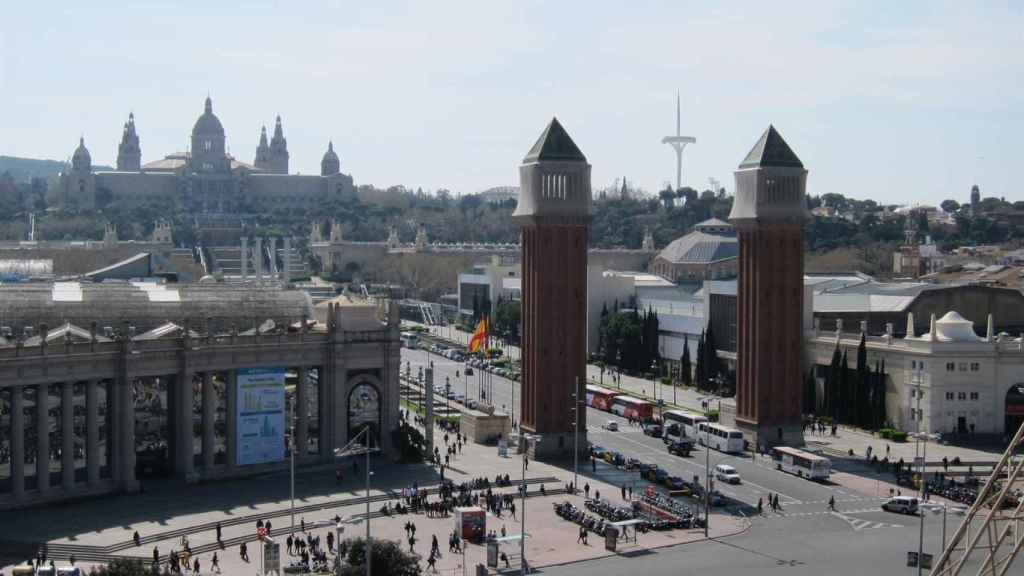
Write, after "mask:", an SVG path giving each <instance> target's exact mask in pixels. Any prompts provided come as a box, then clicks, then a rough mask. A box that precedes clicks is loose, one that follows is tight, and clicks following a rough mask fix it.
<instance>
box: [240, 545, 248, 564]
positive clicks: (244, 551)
mask: <svg viewBox="0 0 1024 576" xmlns="http://www.w3.org/2000/svg"><path fill="white" fill-rule="evenodd" d="M238 556H239V557H240V558H241V559H242V560H245V561H246V562H248V561H249V551H248V549H246V546H245V542H242V543H241V544H239V545H238Z"/></svg>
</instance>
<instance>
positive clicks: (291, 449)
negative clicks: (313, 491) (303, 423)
mask: <svg viewBox="0 0 1024 576" xmlns="http://www.w3.org/2000/svg"><path fill="white" fill-rule="evenodd" d="M302 382H303V378H301V377H300V378H299V381H298V384H297V385H298V386H302ZM298 396H299V391H298V390H296V391H295V395H294V396H292V409H291V410H290V411H289V412H290V414H291V418H290V420H291V426H290V428H291V433H290V437H289V441H288V444H289V452H291V476H292V482H291V484H292V507H291V516H292V528H291V532H293V533H294V532H295V403H296V401H297V400H298Z"/></svg>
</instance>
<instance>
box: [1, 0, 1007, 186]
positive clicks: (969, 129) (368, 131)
mask: <svg viewBox="0 0 1024 576" xmlns="http://www.w3.org/2000/svg"><path fill="white" fill-rule="evenodd" d="M228 5H229V3H228V2H223V1H216V2H211V1H205V2H181V3H169V2H166V3H164V2H145V1H142V2H131V3H128V2H124V3H118V4H113V3H108V2H103V1H94V2H73V3H60V4H57V3H49V2H24V1H22V2H10V3H8V4H6V5H5V7H4V8H3V9H2V10H0V50H2V58H0V110H3V113H4V117H3V121H2V122H0V154H9V155H16V156H28V157H39V158H54V159H62V158H66V157H68V156H70V154H71V153H72V151H73V150H74V148H75V146H76V144H77V140H78V136H79V135H80V134H83V135H84V136H85V140H86V144H87V146H88V148H89V150H90V151H91V153H92V157H93V161H94V163H103V164H113V163H114V159H115V157H116V154H117V143H118V140H119V138H120V132H121V126H122V123H123V122H124V121H125V120H126V119H127V116H128V112H129V111H134V112H135V117H136V124H137V126H138V131H139V134H140V137H141V144H142V155H143V161H144V162H147V161H152V160H156V159H159V158H161V157H163V155H165V154H168V153H171V152H173V151H175V150H183V149H184V148H185V145H186V142H187V139H188V136H189V133H190V132H191V129H192V124H193V123H194V122H195V119H196V117H197V116H198V115H199V114H200V113H201V112H202V105H203V99H204V98H205V97H206V95H207V93H209V94H210V95H211V97H212V98H213V107H214V112H215V113H216V114H217V115H218V116H219V117H220V119H221V121H222V122H223V124H224V127H225V130H226V131H227V135H228V145H229V147H230V151H231V153H232V154H234V155H235V156H236V157H238V158H240V159H241V160H243V161H246V162H251V161H252V159H253V155H254V152H255V148H256V144H257V141H258V137H259V129H260V125H261V124H267V125H268V129H272V127H273V120H274V116H275V114H280V115H281V117H282V118H283V122H284V129H285V136H286V137H287V138H288V148H289V151H290V152H291V169H292V171H293V172H296V171H298V172H302V173H318V171H319V166H320V158H321V156H322V155H323V152H324V150H325V149H326V146H327V141H328V139H333V140H334V147H335V150H336V151H337V152H338V154H339V156H340V157H341V162H342V170H343V171H344V172H347V173H351V174H352V175H353V176H354V177H355V180H356V183H359V184H361V183H371V184H374V185H377V186H381V187H385V186H390V185H394V184H403V185H406V186H410V187H418V186H422V187H423V188H427V189H435V188H440V187H446V188H449V189H451V190H452V191H453V192H456V193H471V192H476V191H479V190H482V189H484V188H488V187H491V186H498V185H508V184H516V183H517V171H516V167H517V165H518V164H519V162H520V161H521V159H522V157H523V156H524V155H525V154H526V151H527V150H528V149H529V147H530V146H531V145H532V144H533V141H534V140H535V139H536V137H537V135H538V134H539V133H540V131H541V130H542V129H543V128H544V126H545V125H546V123H547V122H548V121H549V120H550V119H551V117H552V116H558V118H559V120H560V121H561V122H562V124H563V125H564V126H565V127H566V129H567V130H568V131H569V133H570V134H571V135H572V137H573V138H574V139H575V141H576V143H577V144H578V145H579V147H580V148H581V149H582V150H583V152H584V154H586V156H587V158H588V160H589V161H590V162H591V164H592V165H593V182H594V186H595V187H601V186H605V185H608V184H611V183H612V181H613V180H614V179H615V178H617V177H621V176H625V177H626V178H628V179H629V180H630V181H632V182H635V183H637V184H639V185H640V186H641V187H643V188H646V189H647V190H649V191H657V190H658V189H659V188H660V187H662V185H663V183H664V182H666V181H668V180H670V179H674V174H675V160H674V155H673V153H672V152H671V150H670V149H669V148H668V147H667V146H665V145H663V144H661V143H660V140H661V137H662V136H664V135H666V134H668V133H670V132H674V129H675V117H674V116H675V93H676V90H677V89H678V90H680V91H681V92H682V99H683V117H682V124H683V133H684V134H686V135H692V136H695V137H696V138H697V144H695V145H691V146H690V147H689V148H688V149H687V150H686V153H685V154H684V160H683V180H684V184H688V185H691V186H694V187H695V188H699V189H703V188H705V187H707V186H708V178H709V177H713V178H717V179H718V180H720V181H721V182H722V183H723V184H724V185H725V186H726V187H727V188H728V189H729V190H730V191H731V190H732V188H733V177H732V171H733V170H734V169H735V167H736V165H737V164H738V163H739V162H740V160H741V159H742V158H743V156H744V154H746V152H747V151H748V149H749V148H750V147H751V145H753V143H754V141H755V140H756V139H757V138H758V136H759V135H760V134H761V132H762V131H763V130H764V129H765V127H767V125H768V124H769V123H774V124H775V126H776V128H777V129H778V130H779V131H780V132H781V133H782V135H783V137H784V138H785V139H786V140H787V141H788V142H789V144H790V146H791V147H792V148H793V149H794V151H795V152H796V153H797V155H798V156H800V158H801V159H802V160H803V162H804V164H805V166H806V167H807V168H808V169H809V170H810V177H809V180H808V191H809V192H810V193H814V194H820V193H825V192H839V193H842V194H847V195H853V196H856V197H870V198H874V199H876V200H880V201H885V202H931V203H936V202H938V201H941V200H942V199H944V198H949V197H955V198H957V199H959V200H961V201H963V200H965V199H967V198H968V195H969V190H970V186H971V184H972V183H974V182H977V183H978V184H980V185H981V188H982V194H983V195H984V196H1005V197H1006V198H1007V199H1008V200H1020V199H1024V190H1022V189H1021V187H1020V186H1019V185H1013V184H1012V183H1011V173H1012V172H1011V171H1012V169H1014V168H1017V167H1018V166H1020V164H1021V157H1022V154H1024V141H1022V140H1021V138H1020V135H1021V134H1024V112H1022V109H1024V108H1022V105H1024V101H1022V100H1024V98H1022V96H1024V90H1022V86H1024V84H1022V83H1024V80H1022V73H1024V18H1022V7H1024V3H1021V2H1016V1H1010V2H1005V3H995V2H992V3H983V2H966V1H957V2H949V3H942V2H906V3H904V2H892V1H891V0H886V1H879V2H849V3H845V2H828V1H821V0H815V1H813V2H810V1H809V2H805V3H796V2H793V3H789V2H783V3H780V2H764V1H756V2H750V3H747V5H745V6H743V5H741V3H739V2H725V3H723V2H709V3H691V2H683V1H679V0H672V1H666V2H642V1H639V0H634V1H631V2H601V1H596V0H590V1H585V2H584V1H580V2H568V1H559V2H554V1H551V2H546V3H541V2H532V1H523V0H519V1H516V2H496V1H489V0H486V1H481V0H475V1H467V2H454V1H453V2H448V1H444V0H439V1H423V2H407V3H406V2H388V1H372V2H341V1H337V2H323V3H313V2H280V3H257V2H245V3H238V5H237V6H235V7H229V6H228Z"/></svg>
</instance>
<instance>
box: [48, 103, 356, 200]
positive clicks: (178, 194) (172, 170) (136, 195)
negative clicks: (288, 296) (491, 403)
mask: <svg viewBox="0 0 1024 576" xmlns="http://www.w3.org/2000/svg"><path fill="white" fill-rule="evenodd" d="M225 140H226V137H225V134H224V127H223V125H221V122H220V119H219V118H217V116H216V115H215V114H214V113H213V102H212V101H211V100H210V98H209V97H207V98H206V105H205V108H204V110H203V113H202V114H201V115H200V116H199V118H198V119H197V120H196V123H195V125H194V126H193V127H192V138H191V146H190V149H189V150H188V151H186V152H177V153H174V154H169V155H167V156H165V157H163V158H162V159H160V160H154V161H152V162H147V163H145V164H143V163H142V149H141V147H140V145H139V135H138V133H137V132H136V128H135V116H134V114H129V115H128V121H127V122H126V123H125V125H124V132H123V134H122V137H121V143H120V145H119V146H118V150H117V169H116V170H114V171H99V172H98V171H94V170H93V167H92V158H91V156H90V154H89V150H88V149H87V148H86V147H85V138H84V137H83V138H81V139H80V140H79V143H78V148H77V149H76V150H75V152H74V155H73V156H72V158H71V163H70V165H69V166H68V167H67V169H66V170H64V172H63V173H62V174H61V176H60V199H59V200H60V203H61V204H62V205H63V206H64V207H65V208H68V209H79V210H95V209H102V208H104V207H105V206H107V205H109V204H113V203H116V204H118V205H121V206H125V205H128V206H131V205H137V204H152V205H162V206H167V207H173V208H177V209H181V210H186V211H190V212H206V213H218V212H220V213H237V212H262V211H268V210H274V211H280V210H287V209H302V210H306V209H309V208H311V207H313V206H314V205H315V204H316V203H319V202H323V201H326V200H329V199H330V198H331V197H337V196H340V195H342V194H345V193H346V192H351V191H352V190H353V183H352V177H351V176H350V175H347V174H343V173H342V172H341V160H340V159H339V158H338V154H337V153H336V152H335V151H334V144H333V143H332V142H329V143H328V144H327V151H326V152H324V156H323V159H322V160H321V162H320V175H299V174H289V173H288V141H287V140H286V139H285V137H284V131H283V129H282V128H281V117H280V116H278V117H277V122H276V124H275V126H274V134H273V136H272V137H271V138H270V140H269V141H268V139H267V129H266V127H265V126H264V127H263V129H262V131H261V133H260V141H259V147H258V148H257V149H256V157H255V159H254V161H253V163H252V164H246V163H245V162H241V161H239V160H237V159H235V158H234V157H232V156H231V155H230V154H229V153H228V152H227V148H226V144H225Z"/></svg>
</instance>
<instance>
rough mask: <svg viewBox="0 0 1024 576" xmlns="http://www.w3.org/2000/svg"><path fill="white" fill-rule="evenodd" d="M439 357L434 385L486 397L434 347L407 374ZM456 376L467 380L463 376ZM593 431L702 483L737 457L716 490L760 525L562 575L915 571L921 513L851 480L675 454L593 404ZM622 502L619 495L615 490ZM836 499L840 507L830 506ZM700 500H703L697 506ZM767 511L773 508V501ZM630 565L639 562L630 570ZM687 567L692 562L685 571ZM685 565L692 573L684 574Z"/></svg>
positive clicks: (933, 529) (932, 546)
mask: <svg viewBox="0 0 1024 576" xmlns="http://www.w3.org/2000/svg"><path fill="white" fill-rule="evenodd" d="M431 360H432V361H433V362H434V370H435V376H434V381H435V382H439V383H443V382H444V381H445V378H446V377H447V378H449V379H450V382H451V383H452V387H453V388H454V389H455V390H456V391H457V392H461V393H467V391H468V394H469V396H470V397H474V398H475V397H478V388H479V383H480V381H481V380H482V378H481V377H480V376H478V375H479V374H480V373H481V371H480V370H476V371H475V372H476V374H474V376H471V377H469V378H468V379H467V378H465V376H464V371H465V365H464V364H462V363H460V362H454V361H452V360H449V359H447V358H444V357H441V356H438V355H436V354H430V353H427V352H426V351H424V350H410V349H403V350H402V370H405V369H406V364H407V363H408V365H409V367H410V370H411V372H412V373H413V374H416V373H417V371H418V368H419V367H420V366H426V364H427V363H428V362H429V361H431ZM456 372H458V374H459V378H456ZM490 378H491V389H492V395H493V401H494V403H495V405H497V406H505V407H507V408H508V409H509V412H510V413H511V412H512V399H513V394H514V395H515V399H517V400H518V399H519V398H520V391H519V384H518V383H517V382H512V381H510V380H507V379H505V378H502V377H500V376H497V375H493V374H492V375H491V376H490ZM586 413H587V416H586V418H587V423H588V424H587V435H588V439H589V441H590V442H591V443H592V444H595V445H600V446H603V447H604V448H606V449H609V450H616V451H619V452H622V453H623V454H624V455H625V456H627V457H635V458H639V459H640V460H641V461H643V462H650V463H654V464H657V465H658V466H660V467H662V468H664V469H666V470H668V471H669V472H670V473H671V474H674V475H678V476H681V477H683V478H686V479H692V477H693V476H694V475H698V476H700V477H701V478H702V480H701V482H702V483H703V476H704V473H705V459H706V457H709V458H710V465H711V467H712V468H714V466H715V465H716V464H719V463H727V464H730V465H732V466H733V467H735V468H736V469H737V471H738V472H739V474H740V476H741V478H742V479H743V481H742V483H741V484H739V485H724V484H722V483H716V484H715V487H716V489H718V490H719V492H722V493H723V494H724V495H725V496H726V497H727V498H728V501H727V506H728V507H729V509H730V510H732V511H733V512H734V513H737V514H744V515H746V516H749V517H751V529H750V530H749V531H748V532H746V533H745V534H744V535H742V536H739V537H736V538H730V539H728V540H725V541H721V542H714V543H704V544H697V545H687V546H681V547H677V548H670V549H666V550H663V551H656V552H652V553H644V554H642V555H640V556H638V557H631V558H621V557H620V558H613V559H605V560H601V561H598V562H587V563H582V564H579V565H573V566H569V567H564V568H559V569H554V570H551V569H549V570H547V572H549V573H552V574H566V575H574V574H623V573H626V572H627V571H630V572H635V571H636V570H637V569H638V568H639V569H640V570H641V571H642V573H644V574H652V575H658V574H666V575H667V574H673V575H677V574H697V573H701V574H707V573H708V570H709V569H711V568H714V571H713V572H711V573H715V574H718V573H721V574H755V573H756V574H787V575H797V574H815V575H820V574H900V573H906V574H913V573H915V571H914V570H913V569H911V568H906V567H905V561H906V553H907V552H908V551H911V550H914V551H916V550H917V542H918V522H919V519H918V517H911V516H903V515H898V514H893V513H889V512H885V511H883V510H881V509H880V508H879V503H880V502H881V498H880V497H879V496H880V495H875V494H863V493H859V492H856V491H854V490H852V489H848V488H845V487H843V486H840V485H837V484H833V483H829V482H825V483H819V482H811V481H808V480H804V479H801V478H798V477H796V476H793V475H790V474H785V473H783V472H780V471H778V470H776V469H775V468H774V467H773V466H772V465H771V463H770V462H768V461H764V460H758V461H755V460H753V459H751V458H750V457H749V456H735V455H727V454H723V453H720V452H717V451H714V450H712V451H711V453H710V454H707V453H706V452H705V449H704V448H702V447H700V446H698V447H697V448H696V449H695V450H694V452H693V454H692V455H691V456H690V457H688V458H683V457H679V456H674V455H670V454H668V452H667V451H666V449H665V445H664V443H663V442H662V440H661V439H659V438H652V437H649V436H646V435H644V434H643V432H642V431H641V429H640V428H637V427H630V426H629V425H628V423H627V422H626V420H625V419H623V418H620V417H618V416H615V415H613V414H610V413H607V412H603V411H599V410H595V409H592V408H587V410H586ZM609 420H612V421H616V422H618V424H619V431H617V432H609V431H606V430H604V429H603V428H602V426H603V424H605V423H606V422H607V421H609ZM579 472H580V475H581V479H580V481H579V484H580V485H583V484H584V483H585V482H586V481H587V478H591V477H598V478H600V479H602V480H603V481H605V482H608V483H610V484H613V485H618V486H627V487H632V488H633V489H634V491H638V490H642V489H643V487H644V486H646V485H647V482H645V481H644V480H642V479H640V478H639V475H638V474H637V473H635V472H629V471H624V470H620V469H616V468H614V467H612V466H610V465H608V464H605V463H604V462H598V463H596V464H591V463H590V462H586V461H581V463H580V470H579ZM769 493H773V494H778V495H779V499H780V503H781V505H782V511H781V512H778V513H775V512H766V513H765V514H764V515H763V516H760V517H758V516H757V514H756V505H757V501H758V499H759V498H762V499H764V500H765V501H767V495H768V494H769ZM604 496H605V497H610V498H612V499H613V500H616V499H618V497H619V495H618V494H607V495H604ZM830 497H835V500H836V509H837V510H836V511H835V512H831V511H829V510H828V509H827V508H828V500H829V498H830ZM693 504H694V505H695V506H696V505H699V503H696V502H694V503H693ZM765 509H766V510H767V506H766V507H765ZM960 519H961V517H960V516H957V515H952V514H951V515H950V516H949V517H948V519H947V527H946V530H947V533H948V534H952V532H953V531H954V530H956V527H957V525H958V524H959V522H960ZM941 533H942V515H941V514H938V515H933V514H926V515H925V542H926V545H925V551H926V552H931V553H933V554H935V555H938V553H939V552H940V544H941V543H940V540H941ZM625 562H628V563H629V567H628V568H627V567H626V564H625ZM681 567H682V568H681ZM680 570H682V571H680Z"/></svg>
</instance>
